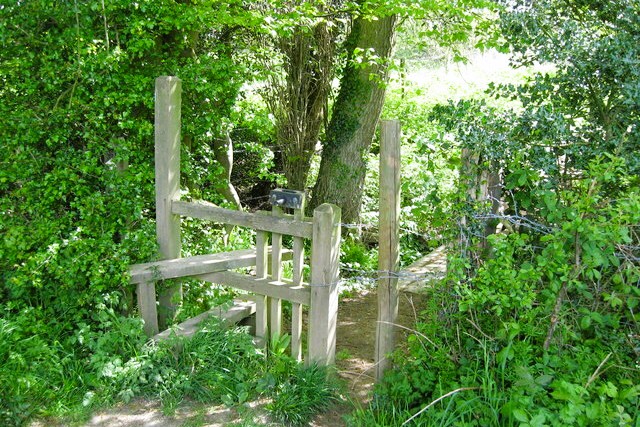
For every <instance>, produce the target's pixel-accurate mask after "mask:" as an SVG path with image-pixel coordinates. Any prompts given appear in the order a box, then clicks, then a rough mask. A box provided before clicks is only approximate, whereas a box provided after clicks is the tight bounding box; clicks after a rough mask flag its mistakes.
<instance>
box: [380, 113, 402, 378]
mask: <svg viewBox="0 0 640 427" xmlns="http://www.w3.org/2000/svg"><path fill="white" fill-rule="evenodd" d="M380 127H381V139H380V216H379V227H380V235H379V239H380V240H379V246H378V251H379V252H378V270H379V271H380V273H379V274H380V277H379V279H378V323H377V327H376V379H377V380H379V379H381V378H382V376H383V375H384V372H385V370H387V369H388V368H389V367H390V361H389V359H388V358H387V355H388V354H389V353H391V352H392V351H393V350H394V346H395V336H394V334H395V323H396V319H397V317H398V278H397V277H395V275H396V273H397V271H398V264H399V261H400V237H399V221H400V122H399V121H397V120H383V121H382V122H381V123H380Z"/></svg>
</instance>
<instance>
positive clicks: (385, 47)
mask: <svg viewBox="0 0 640 427" xmlns="http://www.w3.org/2000/svg"><path fill="white" fill-rule="evenodd" d="M396 23H397V17H396V16H395V15H392V16H387V17H384V18H380V19H379V20H367V19H364V18H358V19H356V20H355V21H354V24H353V28H352V30H351V33H350V34H349V38H348V39H347V42H346V47H347V52H348V55H349V56H348V63H347V67H346V69H345V71H344V74H343V76H342V80H341V85H340V92H339V94H338V98H337V99H336V102H335V104H334V106H333V114H332V116H331V121H330V123H329V127H328V129H327V133H326V140H325V141H324V145H323V149H322V160H321V162H320V171H319V175H318V180H317V181H316V184H315V187H314V189H313V194H312V195H313V199H312V207H315V206H318V205H320V204H321V203H334V204H336V205H338V206H340V207H341V208H342V219H343V220H344V221H346V222H353V221H356V220H357V219H358V217H359V215H360V205H361V201H362V190H363V185H364V178H365V174H366V170H367V163H366V158H367V154H368V153H369V148H370V146H371V141H372V139H373V135H374V132H375V128H376V124H377V123H378V119H379V118H380V113H381V111H382V105H383V103H384V94H385V84H386V82H387V78H388V64H387V63H388V60H389V58H390V56H391V51H392V49H393V45H394V41H395V29H396Z"/></svg>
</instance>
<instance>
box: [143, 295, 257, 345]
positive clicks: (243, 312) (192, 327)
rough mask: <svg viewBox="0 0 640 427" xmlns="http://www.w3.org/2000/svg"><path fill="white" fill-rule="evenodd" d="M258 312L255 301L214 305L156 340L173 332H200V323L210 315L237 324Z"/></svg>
mask: <svg viewBox="0 0 640 427" xmlns="http://www.w3.org/2000/svg"><path fill="white" fill-rule="evenodd" d="M255 312H256V303H255V302H253V301H241V300H235V301H234V303H233V306H231V307H230V308H222V307H214V308H212V309H211V310H209V311H205V312H204V313H201V314H199V315H197V316H196V317H192V318H191V319H187V320H185V321H184V322H182V323H180V324H178V325H177V326H175V327H174V328H170V329H165V330H164V331H162V332H160V333H159V334H157V335H155V336H154V337H153V340H154V341H160V340H163V339H167V338H169V337H170V336H171V335H172V334H176V335H178V336H182V337H190V336H192V335H194V334H195V333H196V332H198V329H199V328H200V324H201V323H202V322H204V321H205V320H207V319H208V318H209V317H217V318H218V319H220V320H222V321H224V322H225V323H227V324H230V325H232V324H235V323H238V322H240V321H241V320H242V319H245V318H247V317H249V316H251V315H252V314H253V313H255Z"/></svg>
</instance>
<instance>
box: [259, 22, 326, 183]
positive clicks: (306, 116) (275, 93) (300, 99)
mask: <svg viewBox="0 0 640 427" xmlns="http://www.w3.org/2000/svg"><path fill="white" fill-rule="evenodd" d="M334 37H335V35H334V34H333V33H332V31H331V29H330V28H329V26H327V25H326V24H319V25H317V26H316V27H315V28H313V29H312V30H305V29H302V28H300V29H298V30H297V31H295V32H294V34H292V35H291V36H288V37H283V38H281V39H280V40H279V41H278V50H279V51H280V52H281V53H282V54H283V56H284V58H285V64H284V71H285V73H284V74H285V75H284V78H283V79H282V80H281V79H280V78H278V77H274V78H273V81H272V83H271V86H272V87H271V91H270V93H268V94H266V100H267V104H268V105H269V108H270V110H271V111H272V113H273V114H274V116H275V118H276V134H277V141H278V145H279V146H280V147H281V149H282V153H283V158H282V160H283V169H284V174H285V177H286V178H287V187H288V188H290V189H296V190H304V188H305V185H306V182H307V176H308V174H309V168H310V166H311V157H312V156H313V154H314V152H315V147H316V143H317V141H318V135H319V133H320V130H321V128H322V125H323V124H324V120H325V115H326V108H325V106H326V105H327V100H328V97H329V93H330V91H331V80H332V78H333V73H334V64H335V54H334V53H335V52H334V50H335V49H334V45H335V39H334Z"/></svg>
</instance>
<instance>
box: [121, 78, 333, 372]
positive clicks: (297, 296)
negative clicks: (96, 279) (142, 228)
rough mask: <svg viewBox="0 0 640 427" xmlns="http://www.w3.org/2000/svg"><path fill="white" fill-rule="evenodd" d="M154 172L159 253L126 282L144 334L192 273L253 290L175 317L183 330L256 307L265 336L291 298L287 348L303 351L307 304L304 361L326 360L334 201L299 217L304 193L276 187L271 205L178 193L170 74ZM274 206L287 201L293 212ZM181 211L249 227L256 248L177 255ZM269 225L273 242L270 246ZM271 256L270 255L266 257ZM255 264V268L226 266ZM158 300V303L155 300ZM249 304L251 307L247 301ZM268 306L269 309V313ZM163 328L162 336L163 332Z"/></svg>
mask: <svg viewBox="0 0 640 427" xmlns="http://www.w3.org/2000/svg"><path fill="white" fill-rule="evenodd" d="M155 97H156V105H155V159H156V165H155V168H156V170H155V172H156V224H157V225H156V233H157V239H158V245H159V252H160V259H161V260H160V261H154V262H149V263H143V264H136V265H132V266H130V270H129V272H130V275H131V277H130V283H131V284H135V285H137V298H138V307H139V310H140V315H141V317H142V318H143V319H144V321H145V326H144V328H145V333H147V335H149V336H154V335H156V334H158V331H159V330H165V329H166V325H167V324H168V321H169V320H170V319H171V318H172V317H173V316H174V314H175V309H176V306H177V303H178V302H179V300H180V299H181V298H182V286H181V285H180V281H179V280H180V279H181V278H184V277H192V278H195V279H199V280H202V281H208V282H212V283H216V284H221V285H225V286H231V287H235V288H237V289H241V290H244V291H247V292H249V293H252V294H254V295H255V296H253V297H249V299H252V300H255V306H254V304H253V302H245V303H242V304H241V305H239V306H238V307H235V306H234V307H233V308H232V309H230V310H227V311H225V312H224V313H223V310H211V311H210V312H208V313H203V314H202V315H200V316H197V317H195V318H192V319H189V320H187V321H185V322H183V323H182V324H181V325H178V327H177V328H178V330H179V331H180V333H181V334H183V335H190V334H193V333H194V332H195V331H196V330H197V327H198V326H197V325H198V324H199V323H200V322H201V321H202V320H203V319H204V318H206V317H207V316H209V315H216V316H223V317H224V316H226V318H229V319H231V320H235V319H237V318H239V317H244V316H246V315H249V314H250V313H252V312H253V311H254V309H255V314H256V337H257V338H258V340H257V341H258V342H262V343H265V344H266V342H267V338H268V337H269V335H270V337H271V338H274V337H276V336H278V335H280V333H281V324H282V305H281V304H282V300H287V301H290V302H291V304H292V325H291V335H292V336H291V354H292V357H294V358H295V359H296V360H300V359H301V356H302V313H303V309H302V306H303V305H306V306H309V344H308V355H309V357H308V362H315V363H319V364H329V363H333V362H334V360H335V338H336V326H337V311H338V292H337V290H338V276H339V257H340V209H339V208H338V207H337V206H334V205H330V204H323V205H321V206H320V207H318V208H317V209H316V210H315V211H314V217H313V221H310V219H308V218H305V217H304V193H303V192H301V191H294V190H287V189H277V190H274V192H272V195H273V194H277V195H278V198H276V199H274V201H273V202H272V203H273V210H272V212H271V213H270V214H269V213H268V212H257V213H248V212H241V211H232V210H229V209H223V208H220V207H218V206H215V205H213V204H211V203H208V202H202V201H197V202H185V201H180V200H179V198H180V109H181V106H180V103H181V81H180V79H178V78H176V77H159V78H158V79H156V92H155ZM281 206H284V207H287V208H290V209H294V214H293V215H288V214H285V213H284V212H283V209H282V207H281ZM180 216H187V217H191V218H198V219H204V220H210V221H215V222H220V223H224V224H230V225H238V226H244V227H250V228H253V229H254V230H256V249H255V251H252V250H240V251H233V252H225V253H219V254H209V255H197V256H192V257H185V258H181V242H180ZM269 233H271V239H272V246H271V248H270V249H269V247H268V241H269ZM283 235H290V236H292V237H293V250H289V249H285V248H284V247H283V244H282V237H283ZM304 239H312V240H313V241H312V254H311V268H312V270H311V271H312V272H311V283H310V285H308V284H305V283H304V282H303V270H304V258H305V254H304ZM270 256H271V259H269V257H270ZM291 258H292V259H293V277H292V279H291V280H289V279H285V278H283V269H282V261H283V259H291ZM253 265H255V276H251V275H250V274H245V273H240V272H235V271H230V270H233V269H238V268H245V267H250V266H253ZM165 279H175V285H173V286H171V287H169V288H167V289H166V290H165V291H162V292H161V293H160V295H159V296H158V298H156V289H155V288H156V286H155V283H156V282H157V281H158V280H165ZM158 302H159V304H158ZM254 307H255V308H254ZM269 312H271V315H270V317H269ZM170 334H171V332H168V331H166V330H165V331H164V332H162V333H161V334H158V335H156V338H157V339H161V338H163V337H166V336H168V335H170Z"/></svg>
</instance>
